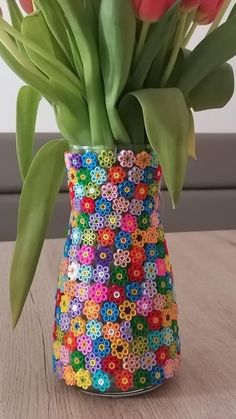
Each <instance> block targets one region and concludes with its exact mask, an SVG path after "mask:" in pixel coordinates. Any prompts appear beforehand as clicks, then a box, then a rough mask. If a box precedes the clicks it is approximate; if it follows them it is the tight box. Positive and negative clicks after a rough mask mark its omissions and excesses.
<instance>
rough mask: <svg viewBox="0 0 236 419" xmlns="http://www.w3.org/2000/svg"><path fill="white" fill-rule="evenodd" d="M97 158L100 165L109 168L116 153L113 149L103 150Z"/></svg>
mask: <svg viewBox="0 0 236 419" xmlns="http://www.w3.org/2000/svg"><path fill="white" fill-rule="evenodd" d="M98 160H99V163H100V166H101V167H107V168H110V167H111V166H112V165H113V164H114V163H115V161H116V155H115V153H114V152H113V151H105V150H103V151H102V152H101V153H100V154H99V156H98Z"/></svg>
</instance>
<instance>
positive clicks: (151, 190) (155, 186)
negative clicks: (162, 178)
mask: <svg viewBox="0 0 236 419" xmlns="http://www.w3.org/2000/svg"><path fill="white" fill-rule="evenodd" d="M157 192H158V183H157V182H155V183H152V184H151V185H149V191H148V195H150V196H153V197H154V196H156V194H157Z"/></svg>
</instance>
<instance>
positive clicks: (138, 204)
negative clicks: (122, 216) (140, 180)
mask: <svg viewBox="0 0 236 419" xmlns="http://www.w3.org/2000/svg"><path fill="white" fill-rule="evenodd" d="M143 210H144V205H143V201H141V200H139V199H135V198H134V199H132V200H131V202H130V207H129V212H130V214H132V215H141V213H142V211H143Z"/></svg>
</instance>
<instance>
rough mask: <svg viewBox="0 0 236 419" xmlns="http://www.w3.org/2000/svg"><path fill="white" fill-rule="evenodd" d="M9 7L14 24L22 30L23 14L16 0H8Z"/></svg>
mask: <svg viewBox="0 0 236 419" xmlns="http://www.w3.org/2000/svg"><path fill="white" fill-rule="evenodd" d="M7 7H8V10H9V13H10V17H11V22H12V25H13V26H14V27H15V28H16V29H18V30H20V28H21V22H22V19H23V15H22V13H21V11H20V8H19V6H18V4H17V3H16V1H15V0H7Z"/></svg>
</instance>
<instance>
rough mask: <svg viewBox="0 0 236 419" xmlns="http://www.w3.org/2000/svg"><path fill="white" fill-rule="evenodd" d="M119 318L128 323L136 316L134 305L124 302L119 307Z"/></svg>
mask: <svg viewBox="0 0 236 419" xmlns="http://www.w3.org/2000/svg"><path fill="white" fill-rule="evenodd" d="M119 311H120V318H121V319H122V320H127V321H130V320H131V319H132V317H134V316H136V306H135V303H131V302H130V301H128V300H125V301H124V302H123V303H122V304H120V305H119Z"/></svg>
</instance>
